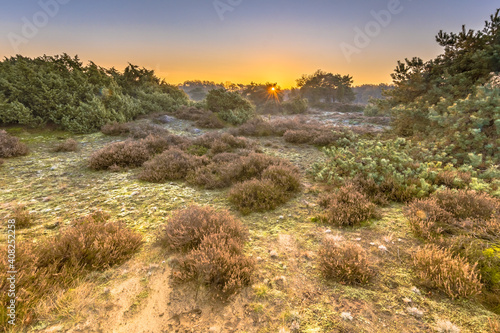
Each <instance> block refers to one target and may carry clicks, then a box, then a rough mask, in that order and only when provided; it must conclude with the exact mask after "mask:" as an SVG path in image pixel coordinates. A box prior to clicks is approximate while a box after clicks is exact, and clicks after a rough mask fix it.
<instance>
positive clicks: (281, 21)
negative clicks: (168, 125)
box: [0, 0, 500, 87]
mask: <svg viewBox="0 0 500 333" xmlns="http://www.w3.org/2000/svg"><path fill="white" fill-rule="evenodd" d="M54 4H55V5H54ZM0 6H1V7H0V9H1V10H0V56H2V57H5V56H12V55H14V54H16V53H19V54H22V55H26V56H39V55H43V54H48V55H52V54H58V53H62V52H66V53H68V54H71V55H75V54H78V55H79V56H80V58H81V59H82V60H84V61H87V60H92V61H94V62H96V63H97V64H99V65H101V66H105V67H111V66H115V67H116V68H118V69H123V68H124V67H125V66H126V65H127V63H128V62H131V63H133V64H137V65H140V66H144V67H147V68H151V69H155V71H156V72H157V74H158V75H160V76H161V77H164V78H165V79H166V80H167V81H169V82H171V83H179V82H182V81H184V80H188V79H202V80H214V81H218V82H221V81H232V82H241V83H249V82H250V81H257V82H265V81H272V82H278V83H279V84H281V85H282V86H284V87H288V86H291V85H293V84H294V80H295V79H296V78H298V77H300V76H301V75H302V74H305V73H312V72H314V71H315V70H316V69H320V68H321V69H323V70H326V71H329V72H333V73H340V74H350V75H352V76H353V77H354V81H355V83H357V84H362V83H379V82H386V83H387V82H390V73H391V72H392V70H393V69H394V68H395V66H396V62H397V60H402V59H404V58H405V57H413V56H420V57H422V58H423V59H425V60H427V59H430V58H432V57H435V56H436V55H437V54H439V53H440V52H441V49H440V48H439V46H438V45H437V44H436V42H435V40H434V36H435V35H436V34H437V32H438V31H439V30H440V29H443V30H445V31H458V30H460V29H461V26H462V24H466V26H467V27H469V28H474V29H477V28H481V27H482V26H483V24H484V21H485V20H487V19H488V18H489V16H490V15H491V14H493V13H494V12H495V10H496V8H497V7H500V5H499V3H498V1H488V0H485V1H481V2H473V1H450V0H443V1H439V2H436V1H428V0H420V1H416V0H413V1H411V0H400V1H398V0H374V1H344V0H338V1H322V0H311V1H284V0H276V1H263V0H220V1H213V0H182V1H181V0H179V1H166V0H164V1H159V0H150V1H147V0H146V1H118V0H110V1H94V0H86V1H83V0H40V1H36V0H35V1H27V0H16V1H9V2H8V3H4V4H1V5H0ZM391 6H393V7H391ZM216 7H218V8H219V10H217V9H216ZM44 8H45V9H44ZM47 8H49V9H48V10H47ZM389 8H397V9H398V10H397V13H391V12H390V11H389ZM51 10H54V12H53V13H52V12H51ZM56 11H57V12H56ZM382 11H383V12H385V13H389V14H390V16H389V21H388V23H387V22H385V23H387V24H384V26H382V25H381V24H380V23H378V22H377V21H376V19H375V18H374V16H373V12H375V13H381V12H382ZM395 12H396V11H395ZM49 14H50V15H49ZM221 17H222V18H223V19H222V20H221ZM30 24H31V25H33V26H34V27H35V30H36V32H35V33H33V31H32V30H31V31H30V30H29V29H27V28H26V25H30ZM377 24H378V25H379V26H378V28H377V26H376V25H377ZM367 27H369V28H372V29H373V30H371V36H368V40H369V43H365V44H366V45H362V46H363V47H357V46H356V44H355V37H356V35H357V34H358V32H359V31H362V32H363V33H365V32H366V31H367V30H366V29H367ZM26 31H28V32H29V33H28V34H26ZM368 31H369V32H370V30H368ZM358 37H359V36H358ZM365 42H366V40H365ZM351 46H352V47H354V48H355V49H356V52H350V54H346V47H348V50H350V51H352V50H353V49H352V48H349V47H351ZM358 46H359V45H358ZM347 53H349V52H347Z"/></svg>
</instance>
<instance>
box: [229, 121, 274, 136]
mask: <svg viewBox="0 0 500 333" xmlns="http://www.w3.org/2000/svg"><path fill="white" fill-rule="evenodd" d="M229 133H231V134H233V135H243V136H270V135H275V133H274V130H273V126H272V125H271V124H270V123H269V122H268V121H266V120H264V119H262V118H261V117H256V118H253V119H250V120H248V121H247V122H246V123H244V124H243V125H241V126H239V127H236V128H231V129H230V130H229Z"/></svg>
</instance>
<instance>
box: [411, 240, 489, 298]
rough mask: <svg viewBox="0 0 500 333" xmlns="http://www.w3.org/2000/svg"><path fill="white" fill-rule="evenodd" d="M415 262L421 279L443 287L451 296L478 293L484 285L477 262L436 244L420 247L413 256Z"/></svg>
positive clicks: (431, 284)
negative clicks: (469, 260) (473, 262)
mask: <svg viewBox="0 0 500 333" xmlns="http://www.w3.org/2000/svg"><path fill="white" fill-rule="evenodd" d="M413 264H414V266H415V270H416V274H417V277H418V278H419V279H420V280H421V281H424V282H425V283H427V284H429V285H430V286H432V287H436V288H439V289H441V290H442V291H443V292H445V293H446V294H447V295H448V296H450V297H451V298H457V297H470V296H475V295H478V294H479V293H480V292H481V289H482V287H483V284H482V283H481V281H480V277H479V274H478V272H477V269H476V265H475V264H474V265H470V264H469V263H468V262H467V261H466V260H465V259H463V258H461V257H459V256H453V255H452V254H451V252H450V251H449V250H446V249H440V248H439V247H437V246H435V245H426V246H425V247H423V248H421V249H419V250H418V251H417V252H416V253H415V255H414V256H413Z"/></svg>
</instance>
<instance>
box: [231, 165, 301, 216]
mask: <svg viewBox="0 0 500 333" xmlns="http://www.w3.org/2000/svg"><path fill="white" fill-rule="evenodd" d="M300 187H301V185H300V175H299V173H298V171H297V169H296V168H294V167H292V166H290V165H288V164H279V165H270V166H269V167H267V168H266V169H265V170H264V171H263V172H262V174H261V177H260V179H255V178H254V179H251V180H247V181H244V182H242V183H238V184H236V185H235V186H234V187H233V188H232V189H231V191H230V192H229V201H231V202H232V203H233V204H235V205H236V206H237V207H238V209H239V210H240V211H241V212H242V213H243V214H249V213H251V212H252V211H265V210H272V209H274V208H276V207H277V206H278V205H280V204H282V203H285V202H287V201H288V200H289V199H290V198H291V197H292V196H293V195H294V193H296V192H298V191H299V190H300Z"/></svg>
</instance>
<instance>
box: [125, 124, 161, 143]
mask: <svg viewBox="0 0 500 333" xmlns="http://www.w3.org/2000/svg"><path fill="white" fill-rule="evenodd" d="M129 132H130V136H132V137H133V138H134V139H144V138H146V137H148V136H150V135H152V136H155V137H164V136H167V135H168V134H169V132H168V130H167V129H165V128H163V127H162V126H160V125H155V124H149V123H131V124H130V125H129Z"/></svg>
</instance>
